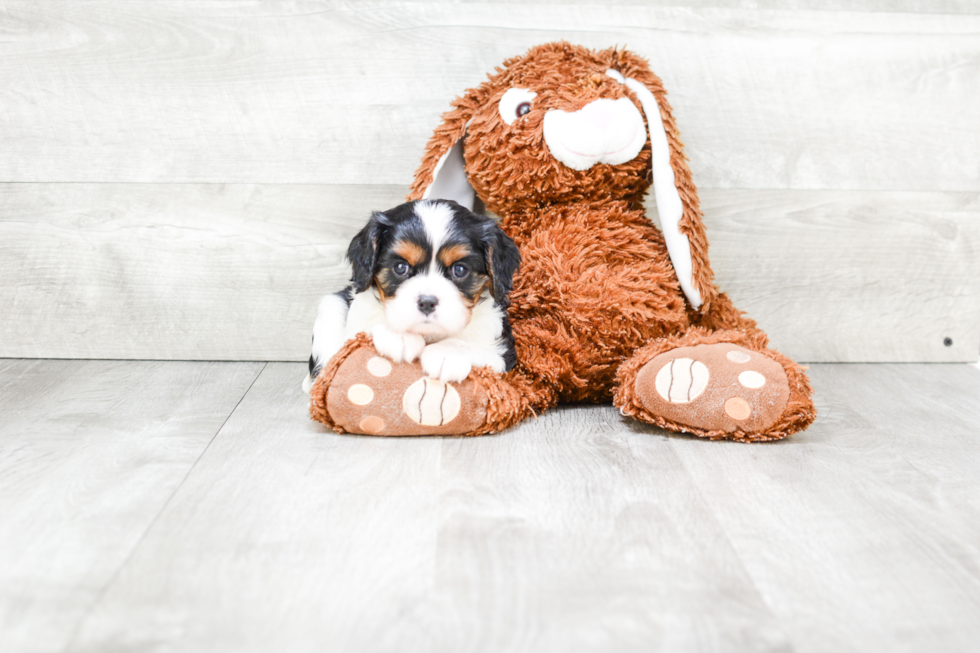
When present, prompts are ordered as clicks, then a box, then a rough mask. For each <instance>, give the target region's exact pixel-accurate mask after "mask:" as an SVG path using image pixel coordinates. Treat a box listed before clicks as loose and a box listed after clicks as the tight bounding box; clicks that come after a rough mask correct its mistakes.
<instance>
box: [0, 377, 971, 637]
mask: <svg viewBox="0 0 980 653" xmlns="http://www.w3.org/2000/svg"><path fill="white" fill-rule="evenodd" d="M303 374H304V366H303V365H301V364H293V363H269V364H264V363H179V362H168V363H161V362H140V361H135V362H134V361H131V362H113V361H28V360H0V416H2V421H0V651H3V652H4V653H14V652H18V653H19V652H22V651H23V652H26V651H32V652H33V651H37V652H48V651H91V652H93V653H94V652H99V653H103V652H111V651H181V652H184V651H191V652H194V651H256V652H267V651H398V652H406V651H446V652H457V651H488V652H494V653H497V652H502V651H533V652H541V651H603V652H605V651H633V650H635V651H650V650H666V651H759V650H765V651H770V650H779V651H790V650H792V651H801V652H811V651H813V652H816V651H833V652H838V651H873V650H879V651H971V650H973V651H975V650H977V647H978V645H980V474H978V473H977V469H978V460H980V370H978V369H977V368H976V367H975V366H970V365H815V366H813V367H812V368H811V370H810V374H811V377H812V379H813V382H814V385H815V387H816V390H817V401H818V407H819V410H820V416H819V418H818V421H817V422H816V424H815V425H814V426H813V427H811V428H810V430H808V431H807V432H805V433H802V434H800V435H797V436H796V437H794V438H791V439H790V440H788V441H784V442H779V443H773V444H767V445H744V444H735V443H727V442H704V441H700V440H697V439H694V438H690V437H684V436H676V435H667V434H665V433H663V432H661V431H659V430H657V429H654V428H648V427H645V426H642V425H638V424H634V423H630V422H627V421H625V420H624V419H623V418H622V417H620V416H619V414H618V413H617V412H616V411H615V410H614V409H612V408H611V407H588V406H582V407H580V406H569V407H564V408H562V409H559V410H556V411H553V412H550V413H547V414H546V415H543V416H542V417H541V418H540V419H538V420H537V421H532V422H529V423H526V424H524V425H522V426H520V427H518V428H515V429H513V430H511V431H508V432H506V433H503V434H501V435H498V436H493V437H484V438H478V439H465V440H464V439H453V438H446V439H440V438H404V439H377V438H365V437H357V436H339V435H335V434H333V433H331V432H326V431H324V430H323V429H322V428H320V427H319V426H318V425H316V424H314V423H312V422H310V421H309V420H308V419H307V416H306V408H305V401H304V397H303V395H302V394H301V392H300V391H299V383H300V380H301V379H302V377H303Z"/></svg>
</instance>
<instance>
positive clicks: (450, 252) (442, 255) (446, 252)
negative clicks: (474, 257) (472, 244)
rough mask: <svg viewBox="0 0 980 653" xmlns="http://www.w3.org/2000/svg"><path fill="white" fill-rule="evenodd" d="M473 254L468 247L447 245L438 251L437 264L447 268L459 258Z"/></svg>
mask: <svg viewBox="0 0 980 653" xmlns="http://www.w3.org/2000/svg"><path fill="white" fill-rule="evenodd" d="M472 253H473V250H471V249H470V248H469V247H468V246H466V245H462V244H456V245H449V246H447V247H443V248H442V249H440V250H439V262H440V263H442V264H443V265H445V266H446V267H447V268H448V267H449V266H450V265H452V264H453V263H455V262H456V261H458V260H459V259H461V258H466V257H467V256H469V255H470V254H472Z"/></svg>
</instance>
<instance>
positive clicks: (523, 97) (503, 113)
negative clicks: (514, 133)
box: [497, 88, 538, 125]
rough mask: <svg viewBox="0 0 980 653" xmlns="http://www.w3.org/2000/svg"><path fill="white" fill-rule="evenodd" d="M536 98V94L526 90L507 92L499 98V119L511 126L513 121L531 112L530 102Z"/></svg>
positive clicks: (517, 89) (518, 89) (514, 89)
mask: <svg viewBox="0 0 980 653" xmlns="http://www.w3.org/2000/svg"><path fill="white" fill-rule="evenodd" d="M537 96H538V94H537V93H535V92H534V91H529V90H527V89H526V88H512V89H510V90H508V91H507V92H506V93H504V96H503V97H502V98H500V104H499V105H498V106H497V110H498V111H500V117H501V119H503V121H504V122H505V123H507V124H508V125H513V124H514V121H515V120H517V119H518V118H521V117H523V116H525V115H527V113H528V112H529V111H530V110H531V101H532V100H534V98H536V97H537Z"/></svg>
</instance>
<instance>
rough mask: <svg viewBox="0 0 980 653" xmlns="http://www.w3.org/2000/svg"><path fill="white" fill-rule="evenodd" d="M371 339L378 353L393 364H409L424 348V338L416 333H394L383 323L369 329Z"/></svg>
mask: <svg viewBox="0 0 980 653" xmlns="http://www.w3.org/2000/svg"><path fill="white" fill-rule="evenodd" d="M371 337H372V338H373V339H374V348H375V349H377V350H378V353H379V354H381V355H382V356H384V357H385V358H390V359H391V360H392V361H393V362H395V363H402V362H404V363H411V362H412V361H414V360H415V359H417V358H418V357H419V354H421V353H422V350H423V348H424V347H425V338H423V337H422V336H420V335H418V334H417V333H403V332H401V331H395V330H394V329H392V328H391V327H389V326H388V325H387V324H384V323H382V324H375V325H374V326H373V327H372V328H371Z"/></svg>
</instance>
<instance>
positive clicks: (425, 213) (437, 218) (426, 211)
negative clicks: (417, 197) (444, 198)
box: [415, 202, 454, 272]
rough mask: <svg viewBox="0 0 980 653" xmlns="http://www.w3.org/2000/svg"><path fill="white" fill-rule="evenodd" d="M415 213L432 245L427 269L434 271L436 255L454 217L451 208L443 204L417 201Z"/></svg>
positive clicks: (447, 234)
mask: <svg viewBox="0 0 980 653" xmlns="http://www.w3.org/2000/svg"><path fill="white" fill-rule="evenodd" d="M415 215H417V216H419V219H420V220H421V221H422V225H423V226H424V227H425V233H426V235H427V236H428V237H429V243H430V244H431V245H432V262H431V263H430V264H429V271H430V272H434V271H435V270H436V261H437V260H438V259H437V256H436V255H437V254H438V253H439V249H440V248H441V247H442V244H443V243H444V242H446V239H447V238H448V237H449V230H450V226H451V225H452V222H453V218H454V215H453V210H452V209H451V208H449V207H448V206H447V205H445V204H437V203H435V202H419V203H418V204H416V205H415Z"/></svg>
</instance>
